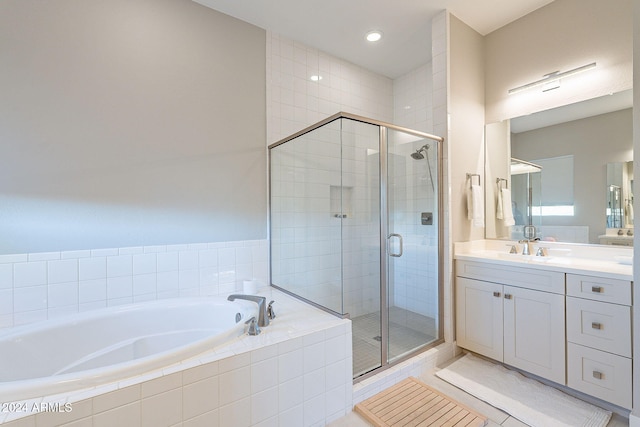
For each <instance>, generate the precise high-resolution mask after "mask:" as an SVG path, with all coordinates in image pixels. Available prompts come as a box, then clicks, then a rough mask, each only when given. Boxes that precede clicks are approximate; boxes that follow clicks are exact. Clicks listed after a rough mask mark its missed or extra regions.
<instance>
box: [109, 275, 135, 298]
mask: <svg viewBox="0 0 640 427" xmlns="http://www.w3.org/2000/svg"><path fill="white" fill-rule="evenodd" d="M132 296H133V277H132V276H124V277H108V278H107V300H115V299H119V298H131V297H132Z"/></svg>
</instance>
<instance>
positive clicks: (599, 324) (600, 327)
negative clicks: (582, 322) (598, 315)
mask: <svg viewBox="0 0 640 427" xmlns="http://www.w3.org/2000/svg"><path fill="white" fill-rule="evenodd" d="M591 327H592V328H593V329H602V323H598V322H591Z"/></svg>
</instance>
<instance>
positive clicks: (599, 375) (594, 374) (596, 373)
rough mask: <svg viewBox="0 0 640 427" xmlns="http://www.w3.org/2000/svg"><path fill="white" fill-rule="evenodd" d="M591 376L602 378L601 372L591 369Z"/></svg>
mask: <svg viewBox="0 0 640 427" xmlns="http://www.w3.org/2000/svg"><path fill="white" fill-rule="evenodd" d="M593 378H595V379H597V380H601V379H603V378H604V374H603V373H602V372H598V371H593Z"/></svg>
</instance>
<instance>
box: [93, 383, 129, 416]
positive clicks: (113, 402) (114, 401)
mask: <svg viewBox="0 0 640 427" xmlns="http://www.w3.org/2000/svg"><path fill="white" fill-rule="evenodd" d="M139 399H140V385H139V384H137V385H132V386H130V387H125V388H121V389H118V390H114V391H112V392H109V393H105V394H100V395H98V396H96V397H94V398H93V412H94V413H95V414H99V413H100V412H104V411H108V410H111V409H114V408H118V407H120V406H122V405H125V404H127V403H129V402H133V401H135V400H139Z"/></svg>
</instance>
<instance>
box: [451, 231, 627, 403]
mask: <svg viewBox="0 0 640 427" xmlns="http://www.w3.org/2000/svg"><path fill="white" fill-rule="evenodd" d="M507 244H508V245H507ZM514 244H515V245H516V246H517V249H518V252H519V253H517V254H510V253H509V250H510V248H511V245H514ZM538 246H543V247H545V248H548V256H542V257H537V256H535V255H530V256H524V255H522V254H521V252H522V245H519V244H517V243H513V242H506V241H500V240H479V241H473V242H465V243H456V247H455V256H454V258H455V260H456V262H455V276H456V278H455V287H456V289H455V295H456V336H457V338H456V339H457V344H458V345H459V346H460V347H462V348H465V349H467V350H470V351H473V352H475V353H478V354H481V355H484V356H487V357H489V358H492V359H495V360H497V361H499V362H503V363H505V364H507V365H510V366H513V367H516V368H519V369H522V370H523V371H527V372H530V373H532V374H535V375H538V376H540V377H543V378H546V379H548V380H551V381H553V382H556V383H558V384H561V385H566V386H568V387H570V388H573V389H575V390H579V391H581V392H583V393H586V394H589V395H592V396H595V397H597V398H600V399H602V400H604V401H607V402H610V403H613V404H615V405H618V406H621V407H623V408H627V409H630V408H631V393H632V387H631V361H632V347H631V305H632V303H633V300H632V284H633V282H632V280H633V276H632V266H631V263H630V256H631V255H632V251H631V249H630V248H617V247H605V246H591V245H571V244H560V243H547V242H536V243H534V248H536V249H537V247H538ZM533 253H536V251H534V252H533Z"/></svg>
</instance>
